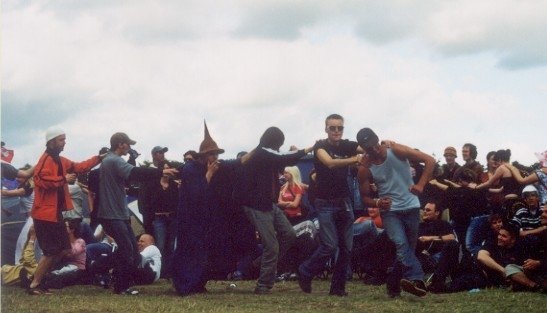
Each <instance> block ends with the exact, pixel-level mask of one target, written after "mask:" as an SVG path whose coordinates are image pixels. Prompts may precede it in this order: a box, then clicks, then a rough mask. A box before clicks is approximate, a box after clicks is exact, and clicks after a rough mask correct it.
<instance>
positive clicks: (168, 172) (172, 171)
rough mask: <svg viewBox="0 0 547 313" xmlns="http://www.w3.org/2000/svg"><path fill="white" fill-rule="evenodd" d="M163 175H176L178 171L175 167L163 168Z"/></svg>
mask: <svg viewBox="0 0 547 313" xmlns="http://www.w3.org/2000/svg"><path fill="white" fill-rule="evenodd" d="M162 172H163V175H167V176H170V177H174V176H175V175H177V174H178V173H179V171H177V169H176V168H165V169H163V171H162Z"/></svg>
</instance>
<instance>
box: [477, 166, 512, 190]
mask: <svg viewBox="0 0 547 313" xmlns="http://www.w3.org/2000/svg"><path fill="white" fill-rule="evenodd" d="M504 171H505V170H504V167H503V166H500V167H498V168H497V169H496V171H495V172H494V175H492V176H490V178H489V179H488V181H486V182H484V183H482V184H480V185H478V186H477V187H475V188H477V189H483V188H487V187H490V186H492V185H493V184H494V183H495V182H497V181H499V180H500V179H501V178H502V177H503V172H504Z"/></svg>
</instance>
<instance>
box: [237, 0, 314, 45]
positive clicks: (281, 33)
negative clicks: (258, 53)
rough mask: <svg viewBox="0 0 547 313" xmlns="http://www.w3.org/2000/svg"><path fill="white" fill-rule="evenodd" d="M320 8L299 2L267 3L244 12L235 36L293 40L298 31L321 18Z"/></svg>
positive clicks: (297, 35) (298, 34)
mask: <svg viewBox="0 0 547 313" xmlns="http://www.w3.org/2000/svg"><path fill="white" fill-rule="evenodd" d="M321 11H322V8H321V7H320V6H318V5H313V4H312V3H308V4H304V3H301V2H285V3H277V2H273V3H269V4H268V3H267V4H265V5H258V6H256V7H253V8H251V9H249V10H244V15H243V18H242V21H241V23H240V25H239V27H238V28H237V29H236V30H235V32H234V33H235V34H236V35H237V36H241V37H262V38H268V39H282V40H294V39H297V38H298V37H299V36H300V29H301V28H302V27H305V26H310V25H313V24H315V23H316V22H317V21H318V20H319V18H320V17H321V16H322V12H321Z"/></svg>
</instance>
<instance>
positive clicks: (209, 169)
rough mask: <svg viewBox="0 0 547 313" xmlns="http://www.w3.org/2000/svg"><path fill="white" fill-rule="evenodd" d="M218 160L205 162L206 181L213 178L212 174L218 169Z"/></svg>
mask: <svg viewBox="0 0 547 313" xmlns="http://www.w3.org/2000/svg"><path fill="white" fill-rule="evenodd" d="M219 164H220V162H219V161H218V160H217V161H213V162H208V163H207V173H205V178H206V179H207V182H210V181H211V178H213V175H215V173H216V172H217V171H218V168H219Z"/></svg>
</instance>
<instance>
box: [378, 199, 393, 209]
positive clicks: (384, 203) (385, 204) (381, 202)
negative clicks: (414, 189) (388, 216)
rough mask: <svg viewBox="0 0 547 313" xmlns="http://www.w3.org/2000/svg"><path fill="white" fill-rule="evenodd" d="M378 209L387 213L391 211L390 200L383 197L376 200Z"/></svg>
mask: <svg viewBox="0 0 547 313" xmlns="http://www.w3.org/2000/svg"><path fill="white" fill-rule="evenodd" d="M378 209H380V210H381V211H388V210H389V209H391V198H389V197H383V198H380V199H378Z"/></svg>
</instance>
